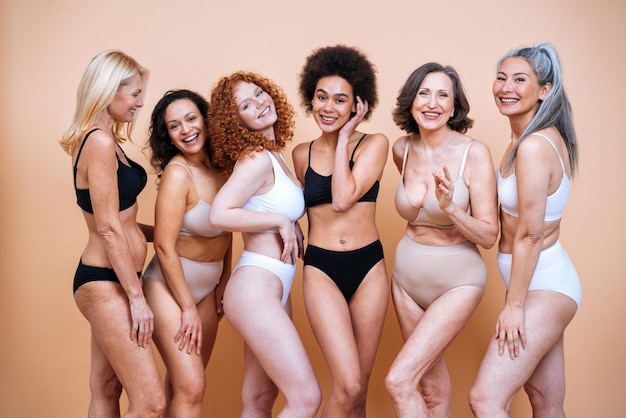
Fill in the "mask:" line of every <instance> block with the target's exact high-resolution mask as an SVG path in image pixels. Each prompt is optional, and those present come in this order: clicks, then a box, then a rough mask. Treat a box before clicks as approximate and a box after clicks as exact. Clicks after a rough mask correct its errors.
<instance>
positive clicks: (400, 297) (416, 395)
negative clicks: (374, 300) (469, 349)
mask: <svg viewBox="0 0 626 418" xmlns="http://www.w3.org/2000/svg"><path fill="white" fill-rule="evenodd" d="M392 289H393V298H394V306H395V309H396V313H397V315H398V320H399V323H400V328H401V330H402V334H403V336H404V338H405V341H406V342H405V344H404V346H403V347H402V350H400V353H399V354H398V356H397V357H396V359H395V361H394V362H393V364H392V366H391V369H390V370H389V373H388V375H387V378H386V379H385V384H386V386H387V390H388V391H389V394H390V395H391V398H392V402H393V406H394V409H395V411H396V414H397V415H398V416H399V417H413V416H419V417H428V416H433V417H450V416H451V408H450V394H451V388H450V378H449V375H448V371H447V368H446V365H445V362H444V360H443V354H444V352H445V350H446V348H447V347H448V346H449V345H450V343H451V342H452V340H453V339H454V337H456V335H457V334H458V333H459V332H460V331H461V330H462V329H463V327H464V326H465V325H466V324H467V321H468V320H469V318H470V317H471V315H472V313H473V312H474V310H475V309H476V307H477V306H478V304H479V303H480V300H481V299H482V296H483V290H482V289H481V288H479V287H476V286H461V287H457V288H454V289H451V290H448V291H447V292H446V293H444V294H443V295H441V296H440V297H439V298H438V299H437V300H435V301H434V302H433V303H432V304H431V305H430V306H429V307H428V309H427V310H426V311H424V310H423V309H422V308H421V307H420V306H419V305H417V304H416V303H415V301H414V300H413V299H412V298H411V297H410V296H409V295H408V294H407V293H406V292H405V291H404V290H403V289H402V288H401V287H400V286H399V285H398V284H397V283H396V282H395V281H394V282H393V288H392ZM418 386H421V388H422V393H421V394H420V392H419V391H418Z"/></svg>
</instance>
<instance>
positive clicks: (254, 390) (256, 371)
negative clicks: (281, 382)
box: [241, 344, 278, 418]
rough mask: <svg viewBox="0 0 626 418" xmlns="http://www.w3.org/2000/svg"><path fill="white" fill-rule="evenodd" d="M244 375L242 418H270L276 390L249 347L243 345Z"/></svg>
mask: <svg viewBox="0 0 626 418" xmlns="http://www.w3.org/2000/svg"><path fill="white" fill-rule="evenodd" d="M243 350H244V365H245V375H244V379H243V389H242V398H243V412H242V413H241V417H242V418H271V417H272V408H273V407H274V403H275V402H276V398H277V397H278V388H277V387H276V385H275V384H274V382H272V379H270V377H269V376H268V375H267V373H265V370H263V367H261V364H260V363H259V360H258V359H257V358H256V356H255V355H254V353H253V352H252V350H250V347H248V345H247V344H244V348H243Z"/></svg>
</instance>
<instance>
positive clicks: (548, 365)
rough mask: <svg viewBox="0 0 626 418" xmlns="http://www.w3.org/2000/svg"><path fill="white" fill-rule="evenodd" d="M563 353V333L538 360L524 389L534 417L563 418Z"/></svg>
mask: <svg viewBox="0 0 626 418" xmlns="http://www.w3.org/2000/svg"><path fill="white" fill-rule="evenodd" d="M564 360H565V353H564V350H563V334H561V337H560V338H559V340H558V341H557V343H556V344H554V346H553V347H552V348H551V349H550V351H548V353H547V354H546V355H545V356H544V357H543V359H542V360H541V361H540V362H539V365H538V366H537V368H536V369H535V372H534V373H533V374H532V376H530V379H528V382H526V385H524V389H525V390H526V393H527V394H528V398H529V399H530V404H531V405H532V408H533V417H535V418H553V417H554V418H564V417H565V411H564V410H563V403H564V402H565V361H564Z"/></svg>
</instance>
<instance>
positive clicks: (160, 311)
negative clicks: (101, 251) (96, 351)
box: [144, 99, 232, 418]
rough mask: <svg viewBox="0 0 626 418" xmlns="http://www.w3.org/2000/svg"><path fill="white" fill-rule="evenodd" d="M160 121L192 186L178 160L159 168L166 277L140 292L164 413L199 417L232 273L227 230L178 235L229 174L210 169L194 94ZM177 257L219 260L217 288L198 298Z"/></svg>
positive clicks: (160, 244)
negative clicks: (151, 318) (150, 315)
mask: <svg viewBox="0 0 626 418" xmlns="http://www.w3.org/2000/svg"><path fill="white" fill-rule="evenodd" d="M164 119H165V123H166V125H167V129H168V132H169V135H170V140H171V141H172V143H174V145H175V146H176V147H177V148H178V149H179V150H180V154H179V155H177V156H175V157H173V158H172V160H171V162H177V163H179V164H184V165H185V166H186V167H187V168H188V169H189V170H190V171H191V175H192V176H193V179H194V181H195V186H194V182H193V181H192V179H191V177H190V176H189V173H188V172H187V170H186V169H185V167H183V166H181V165H179V164H170V165H168V166H167V167H166V168H165V170H164V171H163V174H162V176H161V181H160V183H159V193H158V195H157V201H156V215H155V227H154V247H155V251H156V254H157V256H158V259H159V264H160V266H161V270H162V271H163V275H164V276H165V279H166V283H163V282H161V281H156V280H146V281H145V282H144V291H145V293H146V298H147V299H148V301H149V303H150V306H152V307H153V309H154V314H155V332H154V340H155V343H156V345H157V347H158V348H159V351H160V352H161V355H162V357H163V360H164V362H165V365H166V368H167V376H166V384H165V388H166V394H167V396H168V406H167V409H166V413H165V415H164V416H165V417H178V416H184V417H190V418H191V417H200V416H201V415H202V400H203V397H204V390H205V368H206V365H207V363H208V361H209V357H210V355H211V351H212V349H213V345H214V343H215V338H216V335H217V329H218V321H219V318H220V317H221V315H222V304H221V301H222V296H223V293H224V289H225V287H226V283H227V282H228V279H229V277H230V266H231V253H232V250H231V243H232V235H231V234H229V233H225V234H222V235H218V236H216V237H202V236H195V235H193V236H184V235H179V233H180V228H181V225H182V221H183V216H184V214H185V213H186V212H188V211H190V210H191V209H193V208H194V207H195V206H196V205H197V204H198V203H199V200H200V197H201V198H202V200H203V201H204V202H208V203H211V202H212V201H213V198H214V197H215V195H216V194H217V192H218V190H219V189H220V187H221V186H222V185H223V184H224V182H225V180H226V178H225V177H224V176H223V175H221V174H219V173H218V172H217V170H215V169H214V168H213V167H211V164H210V162H209V158H208V155H207V153H206V149H205V143H206V140H207V136H206V126H205V123H204V119H203V118H202V117H201V115H200V113H199V110H198V108H197V107H196V105H195V104H194V103H193V102H192V101H191V100H188V99H180V100H177V101H174V102H172V103H171V104H170V105H169V106H168V107H167V109H166V111H165V115H164ZM188 138H195V139H193V140H188ZM196 187H197V191H196ZM198 193H199V194H200V197H199V196H198ZM207 222H208V219H207ZM180 257H183V258H186V259H189V260H193V261H198V262H217V261H222V260H223V261H224V269H223V272H222V275H221V277H220V282H219V284H218V286H217V287H216V289H215V290H214V291H213V292H211V293H209V294H208V295H207V296H205V298H204V299H202V300H201V301H200V302H198V303H197V304H196V302H195V300H194V298H193V297H192V294H191V292H190V290H189V287H188V286H187V282H186V281H185V277H184V273H183V269H182V265H181V262H180ZM207 279H208V280H210V279H211V278H207Z"/></svg>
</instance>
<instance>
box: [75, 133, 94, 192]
mask: <svg viewBox="0 0 626 418" xmlns="http://www.w3.org/2000/svg"><path fill="white" fill-rule="evenodd" d="M98 129H100V128H93V129H92V130H91V131H89V132H87V134H86V135H85V138H84V139H83V142H81V144H80V148H78V154H76V161H74V188H76V170H77V168H78V159H79V158H80V153H81V152H83V147H84V146H85V142H87V138H89V135H91V134H92V133H93V132H95V131H97V130H98Z"/></svg>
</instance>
